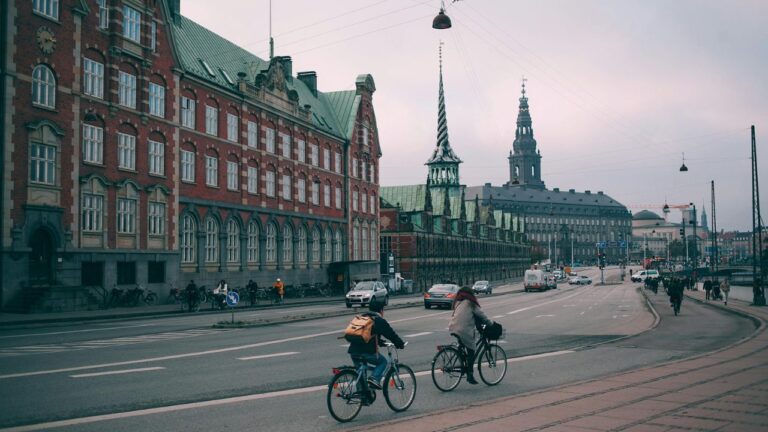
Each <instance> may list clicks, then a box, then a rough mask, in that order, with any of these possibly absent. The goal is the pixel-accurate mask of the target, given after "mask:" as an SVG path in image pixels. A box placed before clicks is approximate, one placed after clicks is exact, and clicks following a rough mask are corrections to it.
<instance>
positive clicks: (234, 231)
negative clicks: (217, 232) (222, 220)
mask: <svg viewBox="0 0 768 432" xmlns="http://www.w3.org/2000/svg"><path fill="white" fill-rule="evenodd" d="M227 262H230V263H236V262H240V225H239V224H238V223H237V221H236V220H234V219H230V220H229V222H227Z"/></svg>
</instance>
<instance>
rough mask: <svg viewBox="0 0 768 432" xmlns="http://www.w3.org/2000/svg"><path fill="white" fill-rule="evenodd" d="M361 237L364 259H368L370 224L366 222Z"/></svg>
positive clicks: (361, 229) (361, 230)
mask: <svg viewBox="0 0 768 432" xmlns="http://www.w3.org/2000/svg"><path fill="white" fill-rule="evenodd" d="M360 239H361V242H360V243H361V244H362V253H363V254H362V259H364V260H367V259H368V224H366V223H364V224H363V226H362V228H360Z"/></svg>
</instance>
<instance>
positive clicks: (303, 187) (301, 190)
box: [296, 177, 307, 203]
mask: <svg viewBox="0 0 768 432" xmlns="http://www.w3.org/2000/svg"><path fill="white" fill-rule="evenodd" d="M296 190H297V193H298V194H299V197H298V200H299V202H302V203H303V202H307V181H306V180H304V179H303V178H301V177H299V179H298V180H297V181H296Z"/></svg>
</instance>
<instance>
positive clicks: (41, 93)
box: [32, 64, 56, 108]
mask: <svg viewBox="0 0 768 432" xmlns="http://www.w3.org/2000/svg"><path fill="white" fill-rule="evenodd" d="M32 103H33V104H35V105H39V106H44V107H47V108H55V107H56V77H55V76H54V75H53V71H52V70H51V68H49V67H48V66H46V65H42V64H41V65H37V66H35V69H34V70H32Z"/></svg>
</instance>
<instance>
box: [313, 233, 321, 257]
mask: <svg viewBox="0 0 768 432" xmlns="http://www.w3.org/2000/svg"><path fill="white" fill-rule="evenodd" d="M319 262H320V230H319V229H317V228H315V229H313V230H312V263H319Z"/></svg>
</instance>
